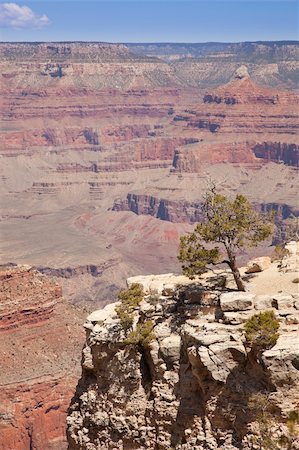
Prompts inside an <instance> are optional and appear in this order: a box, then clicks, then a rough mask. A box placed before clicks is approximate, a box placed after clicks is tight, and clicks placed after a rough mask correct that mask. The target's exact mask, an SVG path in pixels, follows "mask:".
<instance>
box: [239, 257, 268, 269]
mask: <svg viewBox="0 0 299 450" xmlns="http://www.w3.org/2000/svg"><path fill="white" fill-rule="evenodd" d="M270 266H271V258H270V257H269V256H261V257H260V258H255V259H252V260H251V261H249V263H248V264H247V269H246V271H245V273H256V272H263V271H264V270H266V269H269V267H270Z"/></svg>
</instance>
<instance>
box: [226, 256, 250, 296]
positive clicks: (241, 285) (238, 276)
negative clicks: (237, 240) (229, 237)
mask: <svg viewBox="0 0 299 450" xmlns="http://www.w3.org/2000/svg"><path fill="white" fill-rule="evenodd" d="M227 254H228V258H229V267H230V269H231V271H232V273H233V276H234V280H235V282H236V285H237V288H238V291H243V292H244V291H245V290H246V289H245V285H244V283H243V281H242V278H241V274H240V272H239V269H238V267H237V264H236V257H235V256H233V255H232V254H231V253H230V251H229V250H228V249H227Z"/></svg>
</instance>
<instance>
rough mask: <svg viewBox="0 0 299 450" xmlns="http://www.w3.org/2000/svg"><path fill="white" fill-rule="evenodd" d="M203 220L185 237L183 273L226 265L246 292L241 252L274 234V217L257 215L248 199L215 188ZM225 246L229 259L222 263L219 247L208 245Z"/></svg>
mask: <svg viewBox="0 0 299 450" xmlns="http://www.w3.org/2000/svg"><path fill="white" fill-rule="evenodd" d="M202 214H203V221H202V223H199V224H198V225H197V226H196V228H195V230H194V231H193V233H190V234H188V235H186V236H182V237H181V242H180V251H179V255H178V259H179V261H180V262H181V263H182V269H183V273H184V274H185V275H187V276H188V277H189V278H191V279H192V278H194V277H195V275H201V274H202V273H204V272H206V271H207V270H208V268H209V265H215V264H221V263H226V264H228V266H229V268H230V269H231V271H232V273H233V276H234V279H235V282H236V285H237V287H238V290H239V291H245V286H244V284H243V281H242V278H241V275H240V272H239V269H238V267H237V264H236V254H237V251H238V250H240V249H242V248H243V247H246V246H249V247H255V246H257V245H258V244H259V242H261V241H263V240H265V239H267V238H268V237H269V236H271V234H272V230H273V225H272V222H271V221H270V217H268V218H267V219H266V220H265V217H264V216H262V215H261V214H258V213H256V212H255V211H254V210H253V208H252V206H251V204H250V203H249V201H248V199H247V198H246V197H244V196H243V195H237V196H236V198H235V199H234V200H230V199H228V198H226V197H225V196H224V195H221V194H218V193H217V192H215V188H214V187H212V188H211V189H210V190H209V191H208V193H207V195H206V197H205V200H204V203H203V205H202ZM211 243H216V244H221V245H222V246H223V248H224V250H225V252H226V255H227V258H228V259H225V260H222V258H221V252H220V249H219V247H218V245H216V246H215V247H214V248H206V247H205V246H204V244H211Z"/></svg>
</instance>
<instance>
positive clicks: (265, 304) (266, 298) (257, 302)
mask: <svg viewBox="0 0 299 450" xmlns="http://www.w3.org/2000/svg"><path fill="white" fill-rule="evenodd" d="M272 302H273V296H272V295H257V296H256V297H255V299H254V308H255V309H257V310H265V309H271V308H273V305H272Z"/></svg>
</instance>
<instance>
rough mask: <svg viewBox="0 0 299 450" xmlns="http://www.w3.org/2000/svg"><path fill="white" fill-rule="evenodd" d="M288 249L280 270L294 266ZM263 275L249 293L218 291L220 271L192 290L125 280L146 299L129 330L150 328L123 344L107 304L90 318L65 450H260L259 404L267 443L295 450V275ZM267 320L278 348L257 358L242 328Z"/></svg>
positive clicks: (179, 283)
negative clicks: (255, 404) (275, 327)
mask: <svg viewBox="0 0 299 450" xmlns="http://www.w3.org/2000/svg"><path fill="white" fill-rule="evenodd" d="M293 244H295V246H294V245H293V246H292V248H291V246H289V248H290V249H291V256H290V257H288V258H287V259H286V260H285V262H286V261H287V260H288V261H290V259H291V258H293V257H298V255H297V253H296V252H298V249H297V246H296V243H293ZM294 252H295V253H294ZM244 270H245V269H244ZM261 270H262V272H260V273H256V274H251V279H250V280H249V281H248V280H247V289H248V290H249V292H237V291H233V290H231V289H228V288H227V289H224V288H223V285H224V283H223V281H224V279H225V278H227V277H229V275H228V273H226V272H223V271H222V273H218V274H215V273H213V274H207V275H205V277H203V278H201V279H199V280H196V281H194V282H190V280H189V281H187V282H186V280H185V279H184V278H183V277H175V276H173V275H172V274H165V275H163V276H162V275H161V276H158V277H155V276H148V277H135V278H133V279H130V280H128V283H129V284H131V283H132V282H139V283H141V285H142V286H143V288H144V291H145V297H144V300H143V301H142V303H141V304H140V307H139V308H136V310H135V321H134V327H136V324H142V323H144V322H145V321H148V320H151V321H152V323H153V326H154V328H153V331H154V335H155V337H154V339H153V340H152V341H151V342H150V344H149V345H148V346H143V345H142V344H141V345H134V344H126V343H125V342H124V332H123V330H122V328H121V326H120V323H119V318H118V316H117V314H116V312H115V304H112V305H109V306H106V307H105V308H104V309H103V310H99V311H95V312H93V313H92V314H91V315H90V316H89V317H88V319H87V323H86V324H85V328H86V332H87V337H86V344H85V347H84V349H83V360H82V377H81V379H80V381H79V385H78V389H77V392H76V396H75V397H74V399H73V401H72V404H71V407H70V409H69V414H68V418H67V423H68V442H69V450H77V449H78V450H79V449H80V450H82V449H88V450H93V449H95V450H99V449H103V450H104V449H105V450H108V449H122V450H123V449H126V450H133V449H139V450H145V449H154V448H159V449H165V450H166V449H170V448H172V449H177V450H179V449H181V450H193V449H201V448H207V449H210V450H216V449H224V448H225V449H227V450H234V449H240V448H242V449H244V450H245V449H246V450H249V449H255V448H257V447H256V446H257V445H261V448H264V447H263V445H264V444H263V443H262V444H261V440H263V439H266V436H265V435H261V434H260V433H261V431H260V430H261V428H259V427H260V426H262V425H261V423H260V422H259V417H260V416H259V415H258V414H257V413H256V411H255V410H254V408H253V409H252V398H257V397H256V396H257V394H258V395H259V396H260V397H259V398H262V399H263V398H265V399H266V401H267V402H268V406H269V405H270V404H271V405H272V406H271V407H272V410H271V411H272V416H271V421H273V422H271V425H269V426H271V432H270V434H269V436H271V439H272V440H273V442H274V441H275V440H278V441H279V439H280V441H279V442H280V443H281V444H279V445H280V446H279V448H281V449H286V448H294V449H297V448H298V445H299V441H298V434H297V432H298V424H295V425H294V428H288V422H287V420H288V417H290V414H293V415H294V412H295V411H296V410H298V405H299V397H298V387H299V376H298V358H299V354H298V342H299V335H298V322H299V310H298V308H299V305H298V290H296V287H295V286H294V284H293V285H292V282H291V279H292V278H291V276H293V277H294V276H295V275H296V272H294V271H293V273H292V274H291V273H286V272H281V271H279V268H278V267H277V264H272V265H270V266H269V265H268V266H267V267H266V266H264V267H263V268H262V269H261ZM293 270H294V269H293ZM242 273H243V271H242ZM226 281H228V280H226ZM271 283H272V284H271ZM223 289H224V290H223ZM281 289H282V291H283V292H281ZM284 290H285V291H284ZM116 305H117V304H116ZM265 310H268V311H269V310H271V311H273V312H274V314H275V316H276V317H277V319H278V321H279V324H280V327H279V338H278V341H277V343H276V344H275V345H274V346H273V347H272V348H271V349H268V350H264V351H262V352H261V353H259V354H257V353H255V352H254V350H251V349H250V346H248V345H247V344H246V342H245V334H244V329H243V325H244V322H245V321H246V320H247V319H248V318H250V317H251V316H252V315H253V314H256V313H259V312H261V311H265ZM273 411H275V412H273ZM267 432H268V430H267ZM262 433H265V431H262ZM267 436H268V434H267ZM283 436H284V438H282V437H283ZM283 439H284V440H283ZM265 442H266V441H265ZM267 442H268V441H267Z"/></svg>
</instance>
